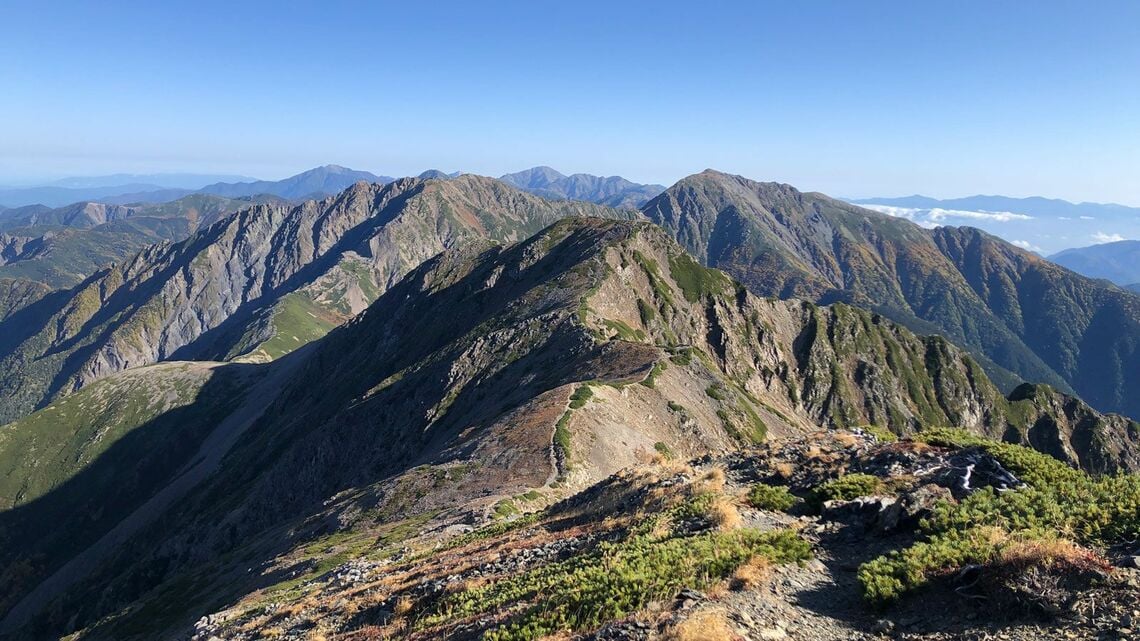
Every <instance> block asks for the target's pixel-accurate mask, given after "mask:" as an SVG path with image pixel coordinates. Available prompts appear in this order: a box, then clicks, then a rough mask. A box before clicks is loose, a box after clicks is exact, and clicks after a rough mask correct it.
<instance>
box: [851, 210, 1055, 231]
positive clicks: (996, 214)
mask: <svg viewBox="0 0 1140 641" xmlns="http://www.w3.org/2000/svg"><path fill="white" fill-rule="evenodd" d="M861 206H862V207H865V208H866V209H873V210H874V211H877V212H880V213H884V214H887V215H889V216H895V217H896V218H906V219H907V220H912V221H914V222H916V223H918V224H920V225H922V226H923V227H937V226H938V225H939V224H942V223H944V222H945V221H946V220H947V219H949V218H963V219H969V220H988V221H992V222H996V223H1007V222H1009V221H1011V220H1033V216H1028V215H1026V214H1015V213H1013V212H1009V211H967V210H964V209H942V208H941V207H935V208H933V209H918V208H913V207H892V206H890V205H861Z"/></svg>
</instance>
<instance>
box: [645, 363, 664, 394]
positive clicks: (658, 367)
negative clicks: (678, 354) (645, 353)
mask: <svg viewBox="0 0 1140 641" xmlns="http://www.w3.org/2000/svg"><path fill="white" fill-rule="evenodd" d="M667 369H669V363H667V362H665V361H657V362H656V363H654V364H653V369H651V370H649V375H648V376H646V377H645V380H643V381H641V384H642V385H644V386H646V387H648V388H649V389H653V388H654V387H657V377H658V376H659V375H660V374H661V372H664V371H665V370H667Z"/></svg>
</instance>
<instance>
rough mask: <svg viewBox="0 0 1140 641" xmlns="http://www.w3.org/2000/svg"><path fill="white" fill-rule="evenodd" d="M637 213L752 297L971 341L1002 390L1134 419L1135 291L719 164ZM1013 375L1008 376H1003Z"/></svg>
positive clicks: (989, 241)
mask: <svg viewBox="0 0 1140 641" xmlns="http://www.w3.org/2000/svg"><path fill="white" fill-rule="evenodd" d="M642 212H643V213H644V214H645V215H646V216H647V217H648V218H649V219H650V220H652V221H653V222H655V223H657V224H659V225H661V226H663V227H664V228H666V229H667V230H669V231H670V233H671V234H672V235H673V236H674V237H675V238H677V239H678V240H679V241H680V242H681V243H682V245H684V246H685V247H686V248H687V249H688V250H689V251H691V252H693V254H694V255H695V256H697V257H698V258H699V259H700V260H701V261H702V262H704V263H705V264H707V265H710V266H713V267H717V268H720V269H724V270H725V271H727V272H729V273H730V274H732V275H734V276H735V277H736V278H738V279H740V280H741V281H742V282H743V283H744V284H745V285H747V286H748V287H749V289H751V290H752V291H754V292H755V293H757V294H761V295H769V296H780V297H805V298H809V299H811V300H816V301H819V302H823V303H830V302H834V301H845V302H850V303H852V304H854V305H859V306H862V307H865V308H868V309H872V310H875V311H877V312H880V313H882V314H883V315H884V316H887V317H888V318H891V319H893V320H895V321H897V322H900V323H903V324H904V325H907V326H909V327H911V328H912V329H914V330H916V331H918V332H920V333H924V334H930V333H939V334H942V335H944V336H946V337H947V338H948V339H950V340H951V341H953V342H955V343H957V344H959V345H962V346H964V347H966V348H968V349H970V350H971V351H972V352H973V353H975V354H976V355H978V356H979V358H981V359H982V360H983V363H984V364H985V365H986V367H987V370H988V371H989V372H990V373H991V374H992V375H993V376H994V377H995V378H996V379H997V380H998V381H1000V383H1001V385H1002V386H1003V387H1004V388H1006V389H1009V388H1010V387H1011V386H1012V385H1014V384H1015V383H1016V382H1017V380H1018V379H1021V380H1030V381H1040V382H1045V383H1049V384H1051V385H1054V386H1056V387H1058V388H1060V389H1063V390H1075V391H1076V392H1077V393H1078V394H1079V395H1080V396H1081V397H1082V398H1084V399H1085V400H1086V401H1088V402H1089V403H1090V404H1091V405H1093V406H1094V407H1096V408H1098V409H1100V410H1102V411H1117V412H1122V413H1125V414H1128V415H1131V416H1140V398H1138V397H1137V396H1136V395H1134V394H1133V393H1132V391H1131V390H1134V389H1136V388H1137V386H1138V385H1140V369H1138V368H1137V367H1136V364H1137V363H1140V299H1138V298H1137V297H1135V296H1131V295H1129V294H1126V293H1124V292H1122V291H1121V290H1119V289H1117V288H1115V287H1112V286H1111V285H1107V284H1105V283H1103V282H1098V281H1095V280H1090V279H1088V278H1085V277H1082V276H1079V275H1077V274H1074V273H1073V272H1070V271H1068V270H1066V269H1064V268H1062V267H1059V266H1057V265H1054V264H1053V263H1050V262H1048V261H1046V260H1044V259H1042V258H1040V257H1038V256H1036V255H1035V254H1032V253H1030V252H1027V251H1024V250H1022V249H1019V248H1018V247H1015V246H1013V245H1011V244H1010V243H1007V242H1004V241H1002V240H1001V239H999V238H996V237H994V236H991V235H989V234H986V233H984V232H982V231H980V230H977V229H972V228H969V227H939V228H937V229H923V228H922V227H919V226H917V225H915V224H912V223H911V222H908V221H906V220H902V219H899V218H895V217H891V216H887V215H883V214H880V213H877V212H874V211H870V210H867V209H863V208H860V207H856V206H854V205H851V204H848V203H845V202H842V201H838V200H835V199H832V198H829V197H827V196H825V195H823V194H818V193H803V192H800V191H797V190H796V189H794V188H793V187H791V186H789V185H782V184H776V183H758V182H754V181H751V180H748V179H745V178H742V177H739V176H732V175H728V174H723V173H720V172H715V171H711V170H710V171H706V172H704V173H701V174H698V175H695V176H690V177H688V178H685V179H683V180H681V181H680V182H678V183H677V184H676V185H674V186H673V187H670V188H669V189H668V190H667V191H666V192H665V193H663V194H662V195H661V196H659V197H657V198H655V199H654V200H652V201H650V202H649V203H647V204H646V205H645V206H644V207H643V208H642ZM1010 372H1012V373H1013V374H1014V375H1015V377H1010V376H1009V373H1010Z"/></svg>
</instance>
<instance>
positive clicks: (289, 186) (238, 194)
mask: <svg viewBox="0 0 1140 641" xmlns="http://www.w3.org/2000/svg"><path fill="white" fill-rule="evenodd" d="M360 180H364V181H367V182H375V183H387V182H391V181H392V180H393V179H392V178H391V177H389V176H377V175H375V174H372V173H369V172H367V171H356V170H353V169H348V168H345V167H340V166H338V165H325V166H324V167H317V168H315V169H310V170H308V171H305V172H302V173H300V174H297V175H296V176H290V177H289V178H284V179H282V180H254V181H248V182H236V183H234V182H214V183H211V184H208V185H205V186H202V187H195V188H181V187H164V186H162V185H157V184H148V183H137V184H136V183H129V184H121V185H113V186H104V187H86V188H69V187H55V186H50V187H33V188H27V189H7V190H2V189H0V204H3V205H6V206H8V207H14V206H18V205H31V204H39V205H47V206H49V207H60V206H63V205H69V204H72V203H77V202H80V201H97V202H100V203H104V204H109V205H131V204H145V203H163V202H168V201H171V200H175V199H178V198H182V197H183V196H187V195H190V194H193V193H203V194H213V195H216V196H223V197H225V198H249V197H254V196H264V195H269V196H278V197H281V198H286V199H288V200H303V199H305V198H321V197H324V196H329V195H332V194H336V193H339V192H341V191H343V190H344V189H346V188H347V187H349V186H350V185H352V184H353V183H355V182H357V181H360Z"/></svg>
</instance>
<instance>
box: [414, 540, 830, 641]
mask: <svg viewBox="0 0 1140 641" xmlns="http://www.w3.org/2000/svg"><path fill="white" fill-rule="evenodd" d="M809 554H810V546H809V545H808V543H807V542H806V541H804V540H803V539H801V538H799V537H798V536H797V535H796V534H795V533H794V532H792V531H790V530H781V531H778V532H759V531H757V530H753V529H744V530H735V531H729V532H705V533H702V534H698V535H695V536H688V537H686V536H674V535H672V534H671V533H666V534H664V535H661V536H657V535H654V534H652V533H635V534H633V535H632V536H630V537H628V538H625V539H623V540H620V541H616V542H603V543H601V544H599V545H598V546H597V547H596V548H595V549H593V550H591V551H590V552H587V553H584V554H581V555H578V556H576V557H574V558H571V559H568V560H566V561H562V562H559V563H551V564H545V565H541V566H539V567H536V568H534V569H532V570H530V571H527V572H525V573H523V574H521V575H518V576H512V577H507V578H503V579H501V580H499V581H497V582H494V583H491V584H490V585H487V586H484V587H478V588H475V589H471V590H465V591H462V592H457V593H455V594H451V595H448V596H446V597H444V598H443V599H441V600H440V601H439V602H437V603H436V604H435V605H434V607H433V608H432V611H431V612H429V613H428V614H427V616H426V617H424V618H423V619H421V620H420V625H421V626H423V627H428V626H434V625H439V624H443V623H446V622H448V621H455V620H459V619H464V618H467V617H470V616H475V615H479V614H484V613H496V612H503V611H506V612H508V613H509V614H508V618H507V620H506V622H505V623H504V624H503V625H501V626H499V627H497V628H495V629H491V630H488V631H487V632H485V633H484V634H483V637H482V638H483V639H486V640H488V641H522V640H530V639H538V638H541V637H543V636H546V635H549V634H553V633H556V632H560V631H585V630H591V629H595V628H597V627H599V626H601V625H602V624H604V623H606V622H608V621H612V620H616V619H620V618H622V617H625V616H628V615H630V614H633V613H635V612H637V611H639V610H641V609H643V608H645V607H646V606H648V605H649V604H650V603H652V602H654V601H658V600H662V599H667V598H670V597H672V596H673V595H674V594H676V592H677V591H678V590H679V589H681V588H683V587H690V588H695V589H702V588H706V587H708V586H709V585H711V584H713V583H714V582H716V581H719V580H721V579H724V578H725V577H727V576H729V575H730V574H731V573H732V572H733V571H735V570H736V568H737V567H739V566H740V565H742V564H743V563H745V562H746V561H748V560H749V559H751V558H752V557H754V556H757V555H759V556H764V557H767V558H768V559H770V560H771V561H773V562H776V563H787V562H791V561H798V560H803V559H806V558H808V556H809Z"/></svg>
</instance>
